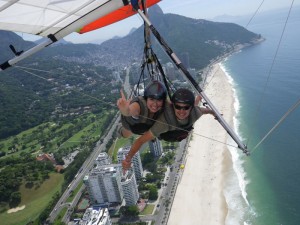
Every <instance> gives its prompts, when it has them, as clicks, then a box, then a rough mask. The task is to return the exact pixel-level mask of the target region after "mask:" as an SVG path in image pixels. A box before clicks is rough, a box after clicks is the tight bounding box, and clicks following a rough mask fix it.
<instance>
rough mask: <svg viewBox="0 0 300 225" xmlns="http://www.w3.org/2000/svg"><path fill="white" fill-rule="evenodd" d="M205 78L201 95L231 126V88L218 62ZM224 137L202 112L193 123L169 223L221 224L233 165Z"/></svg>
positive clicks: (232, 107)
mask: <svg viewBox="0 0 300 225" xmlns="http://www.w3.org/2000/svg"><path fill="white" fill-rule="evenodd" d="M208 79H209V84H208V86H207V89H206V90H205V94H206V95H207V96H208V97H209V99H210V100H211V101H212V102H213V104H214V105H215V106H216V107H217V109H218V110H219V111H220V113H222V114H223V117H224V119H225V120H226V121H227V122H228V124H229V125H230V126H231V127H232V126H233V118H234V116H235V109H234V102H235V99H234V93H233V87H232V84H231V83H230V82H229V80H228V78H227V76H226V74H225V72H224V71H223V70H222V68H221V67H220V65H219V63H217V64H215V65H213V66H212V67H211V69H210V72H209V76H208ZM227 140H228V134H227V133H226V131H225V130H224V128H223V127H222V126H221V125H220V124H219V123H218V122H217V121H216V120H214V119H213V118H212V117H211V116H210V115H204V116H203V117H201V118H200V119H199V120H198V121H197V122H196V123H195V125H194V132H193V134H192V137H191V140H190V143H189V147H188V149H187V154H186V164H185V168H184V171H183V174H182V177H181V180H180V182H179V184H178V187H177V191H176V194H175V197H174V201H173V205H172V208H171V212H170V216H169V220H168V224H169V225H177V224H178V225H180V224H189V225H192V224H195V225H198V224H210V225H211V224H216V225H219V224H220V225H221V224H225V221H226V217H227V214H228V205H227V203H226V199H225V195H224V188H225V184H226V177H227V176H228V171H229V170H230V169H231V168H232V167H233V162H232V158H231V153H230V152H229V149H228V148H227V145H226V143H227Z"/></svg>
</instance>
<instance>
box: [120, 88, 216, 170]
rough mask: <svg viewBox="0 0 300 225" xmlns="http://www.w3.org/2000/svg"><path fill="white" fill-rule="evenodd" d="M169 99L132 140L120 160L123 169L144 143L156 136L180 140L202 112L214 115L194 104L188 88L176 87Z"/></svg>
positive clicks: (128, 166) (127, 166)
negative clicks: (128, 148) (123, 157)
mask: <svg viewBox="0 0 300 225" xmlns="http://www.w3.org/2000/svg"><path fill="white" fill-rule="evenodd" d="M198 100H199V99H197V101H198ZM171 101H172V103H169V104H166V106H165V108H164V112H163V113H162V114H161V115H160V116H159V118H158V119H157V121H156V122H155V124H154V125H153V126H152V127H151V128H150V129H149V130H148V131H147V132H145V133H144V134H143V135H142V136H140V137H139V138H137V139H136V140H135V141H134V143H133V145H132V146H131V149H130V151H129V152H128V154H127V155H126V157H125V160H123V162H122V166H123V169H124V170H127V169H129V168H130V166H131V159H132V157H133V156H134V155H135V153H136V152H138V151H139V149H140V147H141V146H142V145H143V144H144V143H146V142H148V141H150V140H153V139H154V138H156V137H157V138H160V139H163V140H167V141H181V140H183V139H184V138H186V137H187V136H188V134H189V132H190V131H191V130H192V129H193V124H194V123H195V122H196V121H197V119H199V118H200V117H201V116H202V115H203V114H211V115H213V116H215V114H214V112H213V111H212V110H211V109H209V108H203V107H199V106H195V105H194V104H195V96H194V94H193V93H192V92H191V91H190V90H188V89H184V88H181V89H178V90H177V91H176V92H175V93H174V94H173V96H172V99H171Z"/></svg>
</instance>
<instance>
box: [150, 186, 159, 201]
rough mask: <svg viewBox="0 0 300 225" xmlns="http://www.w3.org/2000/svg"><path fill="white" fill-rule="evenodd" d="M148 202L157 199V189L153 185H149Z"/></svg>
mask: <svg viewBox="0 0 300 225" xmlns="http://www.w3.org/2000/svg"><path fill="white" fill-rule="evenodd" d="M148 189H149V200H156V199H157V198H158V191H157V187H156V186H154V185H149V186H148Z"/></svg>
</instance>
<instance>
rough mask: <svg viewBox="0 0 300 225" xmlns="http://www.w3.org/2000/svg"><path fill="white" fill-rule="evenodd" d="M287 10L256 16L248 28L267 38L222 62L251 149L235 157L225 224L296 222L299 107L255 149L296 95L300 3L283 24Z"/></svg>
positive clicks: (299, 87)
mask: <svg viewBox="0 0 300 225" xmlns="http://www.w3.org/2000/svg"><path fill="white" fill-rule="evenodd" d="M288 12H289V9H286V10H280V11H273V12H269V13H267V14H264V15H258V16H256V17H255V18H254V19H253V20H252V22H251V23H250V25H249V26H248V27H247V29H248V30H250V31H253V32H255V33H259V34H261V35H262V36H263V37H264V38H265V39H266V40H265V41H264V42H262V43H260V44H257V45H255V46H251V47H248V48H246V49H243V50H242V51H240V52H239V53H236V54H234V55H232V56H230V57H229V58H228V59H227V60H226V61H224V62H223V63H222V66H223V68H224V69H225V70H226V73H227V74H228V75H229V76H230V77H231V78H232V80H233V85H234V89H235V93H236V96H237V98H238V102H239V107H238V111H237V112H238V114H237V121H238V124H237V126H238V128H237V129H238V133H239V134H240V136H241V137H242V138H243V140H244V141H245V142H246V143H247V145H248V149H249V150H250V152H251V156H249V157H247V156H243V155H242V154H240V155H238V156H234V157H235V158H234V163H235V171H236V172H237V173H238V175H239V181H238V183H239V188H240V190H239V193H238V194H234V192H235V191H234V185H232V186H231V187H230V188H229V190H227V192H229V193H230V192H231V195H229V196H228V195H227V202H228V204H229V216H228V218H227V221H226V224H234V225H235V224H253V225H277V224H278V225H279V224H282V225H299V224H300V107H298V108H296V109H295V110H294V111H293V112H292V113H290V114H289V115H288V116H287V117H286V118H285V120H284V121H283V122H282V123H280V124H279V126H278V127H277V128H276V129H275V130H274V131H273V132H272V133H271V134H270V135H269V136H268V137H267V138H266V139H265V141H263V142H262V143H261V144H260V145H259V146H258V147H257V148H256V149H255V148H254V147H255V146H256V145H257V144H258V143H259V142H260V140H262V138H263V137H264V136H265V135H266V134H267V133H268V132H269V131H270V129H272V127H274V126H275V125H276V123H277V122H278V121H279V120H280V119H281V118H282V117H283V116H284V115H285V114H286V113H287V111H288V110H289V109H290V108H291V107H292V106H293V105H294V104H295V103H296V102H297V101H299V99H300V29H299V27H300V8H299V7H295V8H293V9H292V11H291V13H290V17H289V19H288V21H287V23H286V19H287V16H288ZM285 24H286V28H285V30H284V27H285ZM283 31H284V33H283ZM281 37H282V38H281ZM280 39H281V42H280ZM279 43H280V44H279ZM275 55H276V56H275ZM228 182H229V184H230V182H232V183H234V182H235V181H234V180H232V181H230V180H229V181H228ZM225 191H226V190H225Z"/></svg>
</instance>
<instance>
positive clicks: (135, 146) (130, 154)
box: [122, 131, 155, 170]
mask: <svg viewBox="0 0 300 225" xmlns="http://www.w3.org/2000/svg"><path fill="white" fill-rule="evenodd" d="M154 138H155V137H154V136H153V134H152V133H151V131H147V132H146V133H144V134H143V135H142V136H140V137H139V138H138V139H136V140H135V141H134V142H133V144H132V146H131V148H130V151H129V152H128V154H127V155H126V158H125V159H124V160H123V161H122V166H123V170H128V169H129V168H130V167H131V159H132V158H133V156H134V155H135V154H136V153H137V152H138V151H139V150H140V148H141V147H142V145H143V144H145V143H146V142H148V141H150V140H152V139H154Z"/></svg>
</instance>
